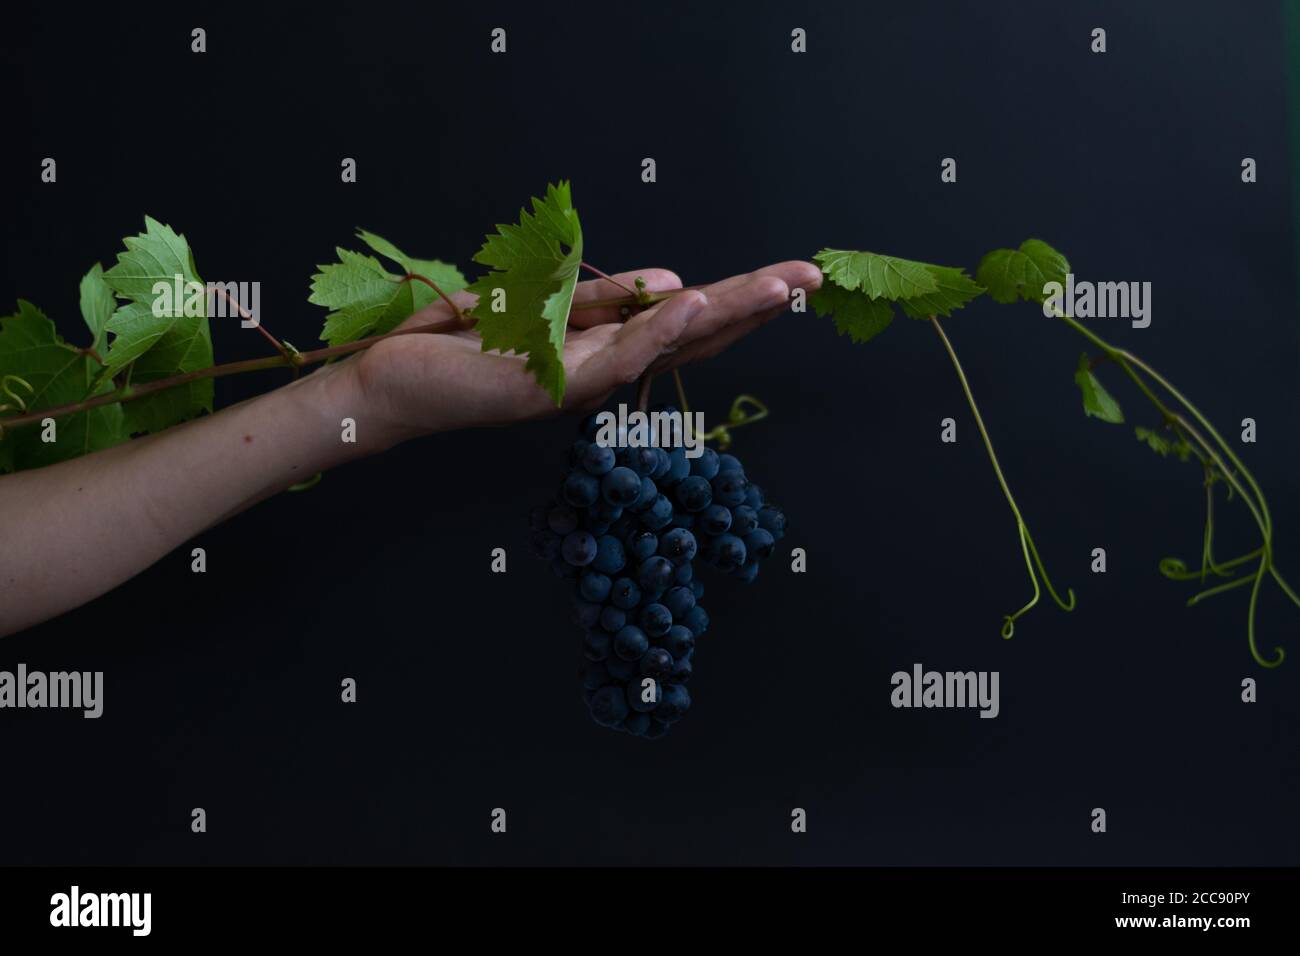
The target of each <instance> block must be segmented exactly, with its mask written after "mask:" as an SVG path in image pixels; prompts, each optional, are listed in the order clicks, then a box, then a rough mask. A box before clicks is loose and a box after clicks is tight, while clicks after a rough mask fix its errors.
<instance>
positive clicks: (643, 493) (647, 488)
mask: <svg viewBox="0 0 1300 956" xmlns="http://www.w3.org/2000/svg"><path fill="white" fill-rule="evenodd" d="M658 497H659V488H658V487H657V486H656V485H655V483H654V479H653V478H649V477H646V478H642V479H641V490H640V491H639V492H638V493H637V496H636V501H634V502H632V503H631V504H630V505H628V507H629V508H631V509H632V510H633V511H644V510H645V509H646V508H648V507H650V505H651V504H652V503H653V502H654V500H655V499H656V498H658Z"/></svg>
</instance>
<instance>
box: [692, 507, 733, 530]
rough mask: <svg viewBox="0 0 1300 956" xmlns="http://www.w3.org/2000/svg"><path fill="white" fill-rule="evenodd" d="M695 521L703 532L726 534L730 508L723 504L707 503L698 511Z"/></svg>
mask: <svg viewBox="0 0 1300 956" xmlns="http://www.w3.org/2000/svg"><path fill="white" fill-rule="evenodd" d="M697 523H698V525H699V528H700V530H701V531H703V532H704V533H705V534H715V535H716V534H726V533H727V531H728V529H730V528H731V509H730V508H728V507H726V506H725V505H716V504H715V505H709V506H708V507H707V508H705V509H704V511H702V512H701V513H700V515H699V520H698V522H697Z"/></svg>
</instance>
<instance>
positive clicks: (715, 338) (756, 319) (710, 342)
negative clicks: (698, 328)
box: [653, 302, 786, 373]
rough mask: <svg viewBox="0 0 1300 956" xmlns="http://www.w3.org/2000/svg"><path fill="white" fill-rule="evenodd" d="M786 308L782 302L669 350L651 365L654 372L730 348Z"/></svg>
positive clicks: (707, 356)
mask: <svg viewBox="0 0 1300 956" xmlns="http://www.w3.org/2000/svg"><path fill="white" fill-rule="evenodd" d="M785 310H786V304H785V303H784V302H783V303H781V304H780V305H778V306H774V307H773V308H770V309H768V310H767V311H765V312H760V313H758V314H757V315H751V316H749V317H748V318H746V319H742V320H741V321H739V322H735V323H733V324H731V325H729V326H727V327H725V328H724V329H723V330H722V331H721V332H718V333H716V334H715V335H710V336H708V337H707V338H702V339H697V340H695V341H693V342H692V343H691V344H689V345H687V346H684V347H683V348H680V349H677V350H675V351H673V352H670V353H669V354H668V355H665V356H663V357H662V358H661V359H660V360H659V361H658V362H656V363H655V364H654V366H653V371H654V372H656V373H659V372H662V371H666V370H668V369H670V368H677V367H679V366H682V365H686V364H687V363H689V362H698V361H700V360H701V359H707V358H712V357H713V356H715V355H717V354H718V353H719V352H722V351H724V350H725V349H727V348H730V347H731V346H732V345H733V344H735V343H736V342H737V341H738V340H740V339H742V338H744V337H745V336H746V335H748V334H749V333H750V332H753V331H754V330H755V329H757V328H759V327H760V326H763V325H766V324H767V323H768V322H771V321H772V320H773V319H775V318H776V317H777V316H779V315H781V314H782V313H783V312H785Z"/></svg>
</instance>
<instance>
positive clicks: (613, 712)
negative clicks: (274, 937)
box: [590, 684, 671, 727]
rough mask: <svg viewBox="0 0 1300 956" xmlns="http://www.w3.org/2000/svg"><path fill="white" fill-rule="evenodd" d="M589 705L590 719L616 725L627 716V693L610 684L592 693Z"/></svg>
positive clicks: (610, 725) (609, 725)
mask: <svg viewBox="0 0 1300 956" xmlns="http://www.w3.org/2000/svg"><path fill="white" fill-rule="evenodd" d="M590 706H591V716H592V719H594V720H595V721H596V723H598V724H603V725H604V726H606V727H617V726H618V725H619V724H621V723H622V722H623V718H625V717H626V716H627V712H628V706H627V695H626V693H625V692H624V690H623V688H621V687H618V686H616V685H614V684H610V685H607V686H605V687H602V688H601V689H600V690H598V691H596V693H595V694H593V695H592V698H591V705H590ZM659 706H660V707H662V706H663V704H662V703H660V705H659ZM670 710H671V708H670Z"/></svg>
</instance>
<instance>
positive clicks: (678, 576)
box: [673, 564, 695, 584]
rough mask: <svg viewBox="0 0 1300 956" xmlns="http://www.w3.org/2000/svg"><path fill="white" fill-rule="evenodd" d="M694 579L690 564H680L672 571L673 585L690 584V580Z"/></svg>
mask: <svg viewBox="0 0 1300 956" xmlns="http://www.w3.org/2000/svg"><path fill="white" fill-rule="evenodd" d="M693 577H695V567H694V565H691V564H681V565H678V566H677V569H676V570H675V571H673V584H690V583H691V578H693Z"/></svg>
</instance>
